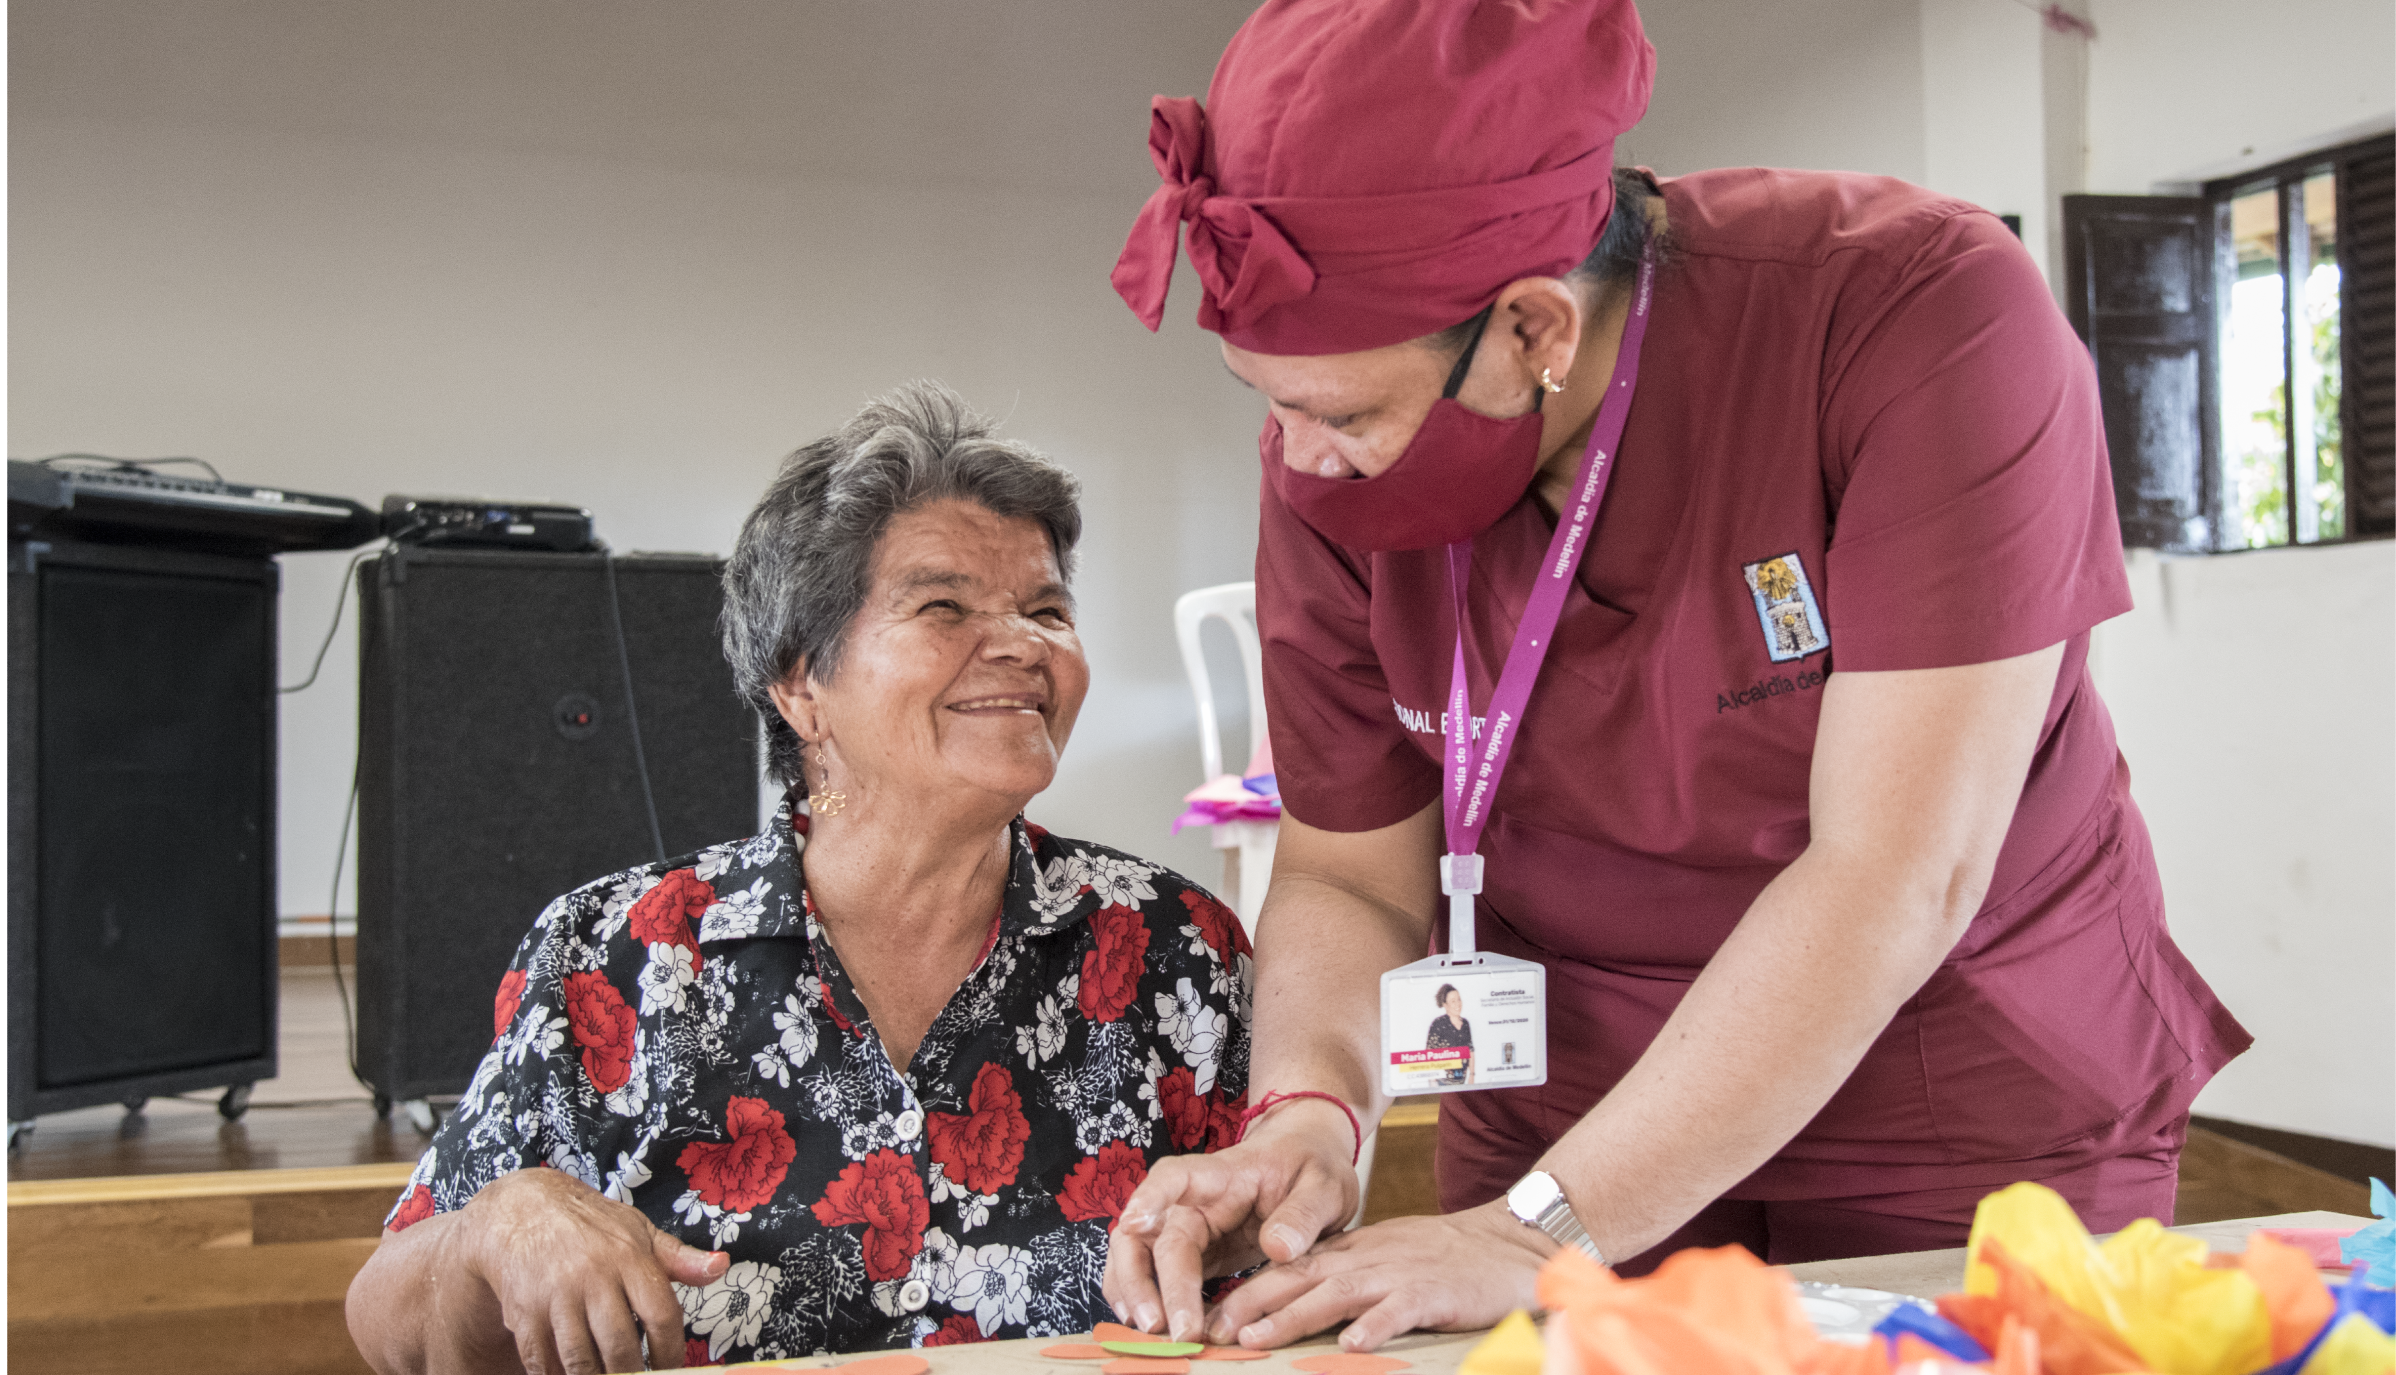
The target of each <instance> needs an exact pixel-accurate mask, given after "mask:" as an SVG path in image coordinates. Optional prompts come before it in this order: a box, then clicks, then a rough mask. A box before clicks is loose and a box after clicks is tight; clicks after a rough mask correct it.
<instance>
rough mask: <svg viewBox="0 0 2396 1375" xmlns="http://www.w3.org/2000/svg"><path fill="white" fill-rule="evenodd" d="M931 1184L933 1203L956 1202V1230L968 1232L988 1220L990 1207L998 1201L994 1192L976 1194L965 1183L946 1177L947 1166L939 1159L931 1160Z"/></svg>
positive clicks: (930, 1190)
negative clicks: (952, 1200) (953, 1200)
mask: <svg viewBox="0 0 2396 1375" xmlns="http://www.w3.org/2000/svg"><path fill="white" fill-rule="evenodd" d="M930 1180H931V1185H930V1189H929V1190H928V1192H929V1193H930V1195H931V1199H932V1201H933V1202H934V1203H946V1202H948V1201H949V1200H950V1199H955V1200H956V1202H957V1230H958V1231H960V1232H970V1231H972V1230H973V1229H974V1228H976V1227H979V1226H981V1225H982V1224H983V1223H986V1222H988V1221H989V1220H990V1208H991V1205H992V1204H995V1203H997V1202H998V1195H996V1194H977V1193H975V1192H974V1191H973V1190H972V1189H971V1188H969V1187H967V1186H966V1185H963V1184H959V1183H958V1182H957V1181H955V1180H953V1179H950V1178H949V1177H948V1168H947V1167H946V1166H944V1165H942V1164H941V1163H940V1162H939V1161H937V1160H935V1161H933V1162H932V1171H931V1175H930Z"/></svg>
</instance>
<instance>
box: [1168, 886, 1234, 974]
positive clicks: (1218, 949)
mask: <svg viewBox="0 0 2396 1375" xmlns="http://www.w3.org/2000/svg"><path fill="white" fill-rule="evenodd" d="M1181 900H1182V902H1183V903H1184V904H1185V905H1187V906H1188V907H1189V909H1190V923H1191V924H1192V925H1194V926H1196V927H1197V928H1198V935H1199V938H1200V939H1202V940H1204V941H1205V942H1206V943H1207V945H1208V946H1209V947H1211V948H1212V949H1213V950H1214V952H1215V954H1217V955H1218V956H1220V957H1222V960H1223V967H1224V968H1226V969H1229V968H1231V967H1232V958H1231V957H1232V955H1233V954H1234V953H1236V952H1237V951H1238V950H1239V948H1240V947H1241V946H1243V945H1246V944H1247V943H1248V937H1247V933H1246V932H1245V931H1242V930H1241V929H1240V919H1239V918H1238V917H1236V916H1233V915H1232V911H1231V909H1230V908H1228V907H1225V906H1224V905H1223V904H1222V903H1219V902H1217V901H1215V900H1214V899H1213V898H1210V897H1208V896H1207V895H1206V894H1204V893H1201V892H1199V891H1198V890H1197V889H1195V888H1184V889H1182V890H1181Z"/></svg>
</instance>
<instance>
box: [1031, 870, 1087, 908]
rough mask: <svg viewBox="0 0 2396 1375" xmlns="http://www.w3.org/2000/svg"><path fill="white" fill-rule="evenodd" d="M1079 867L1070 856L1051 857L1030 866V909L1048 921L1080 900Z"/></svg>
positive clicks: (1080, 878)
mask: <svg viewBox="0 0 2396 1375" xmlns="http://www.w3.org/2000/svg"><path fill="white" fill-rule="evenodd" d="M1081 896H1082V876H1081V870H1080V869H1079V867H1078V866H1076V865H1075V864H1074V863H1073V861H1072V860H1070V859H1064V858H1059V859H1052V860H1050V861H1049V862H1048V863H1046V864H1034V865H1033V866H1032V910H1033V911H1034V912H1036V913H1038V914H1039V916H1040V920H1041V921H1043V922H1052V921H1055V920H1056V919H1057V918H1059V917H1061V916H1063V915H1065V914H1066V913H1067V912H1070V911H1072V910H1073V904H1075V903H1077V902H1079V901H1081Z"/></svg>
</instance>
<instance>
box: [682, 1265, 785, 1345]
mask: <svg viewBox="0 0 2396 1375" xmlns="http://www.w3.org/2000/svg"><path fill="white" fill-rule="evenodd" d="M781 1282H782V1271H781V1270H780V1269H779V1268H777V1267H775V1266H771V1265H761V1264H759V1263H758V1262H756V1261H753V1260H744V1261H741V1262H739V1263H738V1264H736V1265H734V1266H733V1267H732V1268H731V1269H729V1270H726V1271H725V1272H724V1277H723V1278H722V1279H719V1280H717V1281H716V1282H715V1283H713V1284H710V1285H708V1286H706V1287H705V1288H701V1289H693V1288H690V1287H689V1286H687V1285H681V1284H677V1285H675V1286H674V1288H675V1290H676V1291H677V1292H678V1293H679V1294H680V1295H681V1297H682V1314H683V1322H684V1324H685V1325H686V1326H688V1327H689V1328H690V1330H691V1331H692V1332H693V1333H695V1334H697V1335H699V1336H702V1337H705V1338H706V1339H707V1359H709V1360H711V1361H712V1360H716V1359H718V1358H720V1357H722V1356H723V1354H724V1352H725V1351H727V1350H729V1349H730V1348H732V1347H734V1346H736V1345H737V1346H754V1345H756V1342H757V1334H758V1332H759V1331H761V1330H762V1329H763V1328H764V1327H765V1320H766V1317H767V1314H768V1312H769V1310H770V1309H771V1307H772V1302H771V1301H772V1299H773V1297H774V1286H775V1285H777V1284H780V1283H781Z"/></svg>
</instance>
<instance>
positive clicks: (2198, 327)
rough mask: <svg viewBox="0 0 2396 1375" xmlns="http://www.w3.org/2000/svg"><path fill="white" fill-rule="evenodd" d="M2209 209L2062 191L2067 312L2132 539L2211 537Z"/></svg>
mask: <svg viewBox="0 0 2396 1375" xmlns="http://www.w3.org/2000/svg"><path fill="white" fill-rule="evenodd" d="M2213 220H2214V213H2213V206H2212V204H2211V203H2210V202H2208V201H2206V200H2205V199H2204V198H2202V197H2176V196H2066V197H2064V198H2063V236H2064V272H2065V280H2066V281H2067V282H2068V283H2069V284H2070V291H2069V293H2068V295H2067V296H2066V298H2065V312H2066V313H2067V314H2068V315H2070V317H2071V322H2072V328H2073V329H2074V330H2077V331H2078V332H2079V335H2080V338H2081V340H2082V342H2084V343H2086V344H2087V345H2088V351H2089V354H2090V356H2091V357H2092V358H2093V359H2094V360H2095V362H2096V372H2097V394H2098V396H2099V397H2100V399H2101V400H2102V402H2103V404H2104V409H2105V447H2106V448H2107V450H2108V451H2110V453H2111V454H2112V459H2113V500H2114V504H2115V505H2116V506H2117V507H2119V508H2120V511H2121V537H2122V543H2123V544H2126V545H2131V546H2136V547H2142V548H2151V549H2174V550H2198V549H2209V548H2211V547H2212V545H2213V526H2214V508H2215V507H2216V505H2217V504H2218V497H2217V495H2216V493H2215V490H2214V489H2215V487H2216V486H2217V485H2218V479H2217V478H2216V477H2215V470H2216V468H2217V467H2218V465H2217V464H2216V463H2215V462H2214V459H2213V455H2214V453H2215V451H2216V446H2217V439H2216V436H2215V433H2214V416H2215V414H2216V411H2217V409H2218V403H2217V402H2216V400H2215V395H2214V393H2215V388H2216V385H2217V379H2218V376H2219V370H2218V367H2217V365H2216V361H2215V358H2214V351H2215V340H2216V337H2217V335H2218V332H2219V330H2218V326H2217V324H2216V322H2215V311H2214V305H2213V279H2214V275H2215V271H2214V262H2213V258H2214V240H2215V237H2216V235H2215V230H2214V223H2213Z"/></svg>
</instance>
